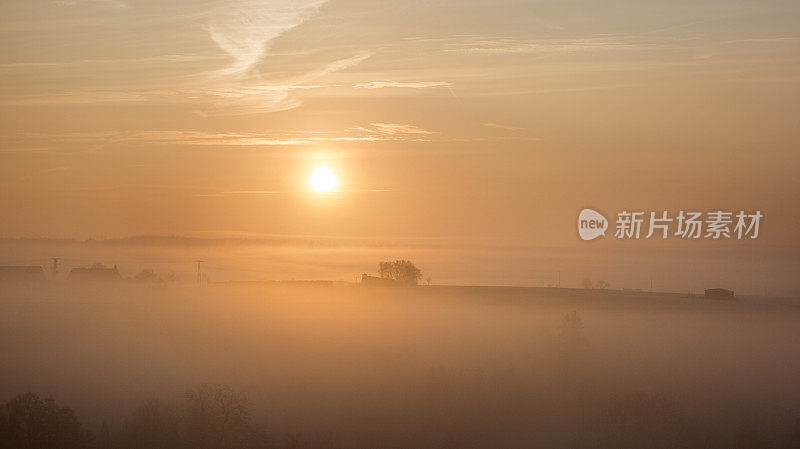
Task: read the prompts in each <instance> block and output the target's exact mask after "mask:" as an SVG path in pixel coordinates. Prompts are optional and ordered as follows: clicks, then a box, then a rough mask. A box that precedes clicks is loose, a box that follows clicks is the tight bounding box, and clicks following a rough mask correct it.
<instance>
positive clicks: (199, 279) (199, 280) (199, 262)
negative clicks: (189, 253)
mask: <svg viewBox="0 0 800 449" xmlns="http://www.w3.org/2000/svg"><path fill="white" fill-rule="evenodd" d="M195 262H197V283H198V284H199V283H201V282H202V280H203V277H202V275H201V273H200V264H201V263H203V262H205V260H200V259H198V260H195Z"/></svg>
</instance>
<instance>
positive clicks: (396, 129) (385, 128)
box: [353, 123, 434, 135]
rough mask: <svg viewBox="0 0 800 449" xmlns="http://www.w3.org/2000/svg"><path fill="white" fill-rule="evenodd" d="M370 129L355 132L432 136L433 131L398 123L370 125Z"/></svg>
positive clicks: (360, 128)
mask: <svg viewBox="0 0 800 449" xmlns="http://www.w3.org/2000/svg"><path fill="white" fill-rule="evenodd" d="M370 125H371V126H372V128H365V127H358V128H353V129H355V130H359V131H364V132H370V133H378V134H388V135H396V134H434V132H433V131H426V130H424V129H421V128H418V127H416V126H414V125H401V124H398V123H370Z"/></svg>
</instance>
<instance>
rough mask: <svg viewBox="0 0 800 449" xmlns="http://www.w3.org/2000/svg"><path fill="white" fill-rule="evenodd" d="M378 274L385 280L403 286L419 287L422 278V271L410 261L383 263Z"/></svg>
mask: <svg viewBox="0 0 800 449" xmlns="http://www.w3.org/2000/svg"><path fill="white" fill-rule="evenodd" d="M378 274H379V275H380V276H381V277H382V278H385V279H392V280H394V281H396V282H399V283H401V284H408V285H417V283H418V282H419V280H420V279H421V278H422V271H421V270H420V269H419V268H417V267H416V266H415V265H414V264H413V263H411V262H410V261H408V260H402V259H401V260H395V261H394V262H381V263H379V264H378Z"/></svg>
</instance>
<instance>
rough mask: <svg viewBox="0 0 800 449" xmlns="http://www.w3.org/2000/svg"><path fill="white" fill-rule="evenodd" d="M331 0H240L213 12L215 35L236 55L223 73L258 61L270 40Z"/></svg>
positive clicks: (240, 71) (240, 70)
mask: <svg viewBox="0 0 800 449" xmlns="http://www.w3.org/2000/svg"><path fill="white" fill-rule="evenodd" d="M326 2H327V0H240V1H236V2H228V3H225V4H224V5H223V6H220V7H219V8H217V9H215V10H213V11H211V12H210V15H211V16H212V17H213V19H212V20H211V21H210V22H209V24H208V25H207V29H208V33H209V36H210V37H211V39H212V40H213V41H214V42H215V43H216V44H217V46H219V47H220V48H221V49H222V50H223V51H225V52H226V53H227V54H228V55H230V56H231V58H233V62H232V63H231V65H230V66H228V67H226V68H225V69H223V70H222V71H221V73H222V74H243V73H245V72H247V71H248V70H249V69H251V68H252V67H253V66H254V65H255V64H256V63H258V62H259V61H260V60H261V58H262V56H263V55H264V53H265V52H266V51H267V49H268V46H269V43H270V42H271V41H272V40H273V39H275V38H276V37H278V36H280V35H281V34H283V33H285V32H287V31H289V30H291V29H292V28H295V27H297V26H299V25H300V24H302V23H303V22H305V21H306V20H308V19H309V18H310V17H311V16H312V15H314V13H316V12H317V11H318V10H319V8H320V7H321V6H322V5H324V4H325V3H326Z"/></svg>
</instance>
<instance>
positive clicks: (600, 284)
mask: <svg viewBox="0 0 800 449" xmlns="http://www.w3.org/2000/svg"><path fill="white" fill-rule="evenodd" d="M596 286H597V288H599V289H602V290H605V289H608V288H609V287H611V284H609V282H608V281H605V280H602V279H601V280H599V281H597V284H596Z"/></svg>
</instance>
